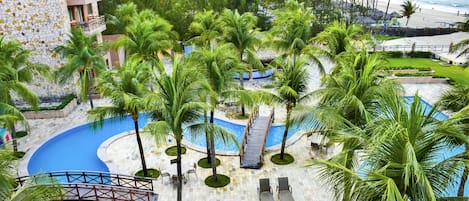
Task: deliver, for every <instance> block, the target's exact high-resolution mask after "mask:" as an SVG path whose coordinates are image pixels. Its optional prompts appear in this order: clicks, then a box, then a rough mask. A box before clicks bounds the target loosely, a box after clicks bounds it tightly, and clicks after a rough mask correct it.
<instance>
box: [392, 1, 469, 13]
mask: <svg viewBox="0 0 469 201" xmlns="http://www.w3.org/2000/svg"><path fill="white" fill-rule="evenodd" d="M384 1H385V0H384ZM391 1H392V2H396V3H402V2H404V1H403V0H391ZM413 2H414V3H415V4H417V5H418V6H419V7H421V8H429V9H432V8H433V9H435V10H440V11H445V12H450V13H455V14H457V13H458V11H459V14H461V15H462V14H465V13H466V14H469V0H413Z"/></svg>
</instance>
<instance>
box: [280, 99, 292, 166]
mask: <svg viewBox="0 0 469 201" xmlns="http://www.w3.org/2000/svg"><path fill="white" fill-rule="evenodd" d="M290 110H291V106H290V103H287V119H286V122H285V131H284V132H283V138H282V148H281V149H280V160H283V158H284V155H285V145H286V143H287V136H288V128H289V127H290Z"/></svg>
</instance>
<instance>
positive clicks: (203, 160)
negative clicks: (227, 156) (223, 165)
mask: <svg viewBox="0 0 469 201" xmlns="http://www.w3.org/2000/svg"><path fill="white" fill-rule="evenodd" d="M215 159H216V164H217V166H219V165H220V160H219V159H218V158H215ZM197 165H199V167H202V168H212V164H211V163H208V160H207V157H205V158H201V159H200V160H199V161H198V162H197Z"/></svg>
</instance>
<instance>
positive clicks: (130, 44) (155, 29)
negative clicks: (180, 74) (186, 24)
mask: <svg viewBox="0 0 469 201" xmlns="http://www.w3.org/2000/svg"><path fill="white" fill-rule="evenodd" d="M171 28H172V26H171V24H169V22H168V21H166V20H165V19H163V18H161V17H159V16H158V15H156V14H155V13H154V12H153V11H151V10H143V11H141V12H140V13H138V14H137V15H134V16H133V17H132V18H131V20H130V22H129V24H128V25H127V27H126V29H125V30H126V31H127V35H126V36H124V37H121V38H120V39H119V40H118V41H116V43H115V44H114V47H123V48H125V50H126V51H127V52H128V54H129V55H130V57H135V58H138V59H142V60H144V61H148V62H150V63H151V64H152V66H153V67H157V66H158V62H159V61H160V58H159V56H158V54H160V53H161V54H164V55H169V53H168V52H167V50H168V49H170V48H171V47H172V45H173V42H172V37H173V35H172V34H173V33H172V32H171ZM159 70H161V69H159Z"/></svg>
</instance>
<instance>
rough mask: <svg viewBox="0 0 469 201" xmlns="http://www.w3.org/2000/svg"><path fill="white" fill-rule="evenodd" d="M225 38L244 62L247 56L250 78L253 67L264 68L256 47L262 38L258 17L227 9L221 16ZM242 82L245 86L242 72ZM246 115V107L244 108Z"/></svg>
mask: <svg viewBox="0 0 469 201" xmlns="http://www.w3.org/2000/svg"><path fill="white" fill-rule="evenodd" d="M221 20H222V22H223V23H222V25H223V27H224V29H223V35H224V40H225V41H226V42H228V43H232V44H233V45H234V46H235V47H236V50H237V51H238V56H239V59H240V60H241V61H242V62H244V60H243V58H246V61H245V63H246V65H247V66H248V68H249V79H251V78H252V69H253V68H257V69H259V70H262V69H263V67H264V66H263V65H262V63H261V61H260V60H259V58H258V57H257V53H256V50H255V49H254V48H255V47H256V46H257V45H258V44H260V40H259V39H258V38H257V35H258V32H257V30H256V23H257V18H256V16H254V15H253V14H252V13H249V12H247V13H244V14H242V15H240V14H239V13H238V11H231V10H228V9H225V10H224V11H223V14H222V16H221ZM239 80H240V83H241V87H242V88H243V76H242V74H240V79H239ZM243 115H244V109H243Z"/></svg>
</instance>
